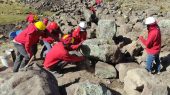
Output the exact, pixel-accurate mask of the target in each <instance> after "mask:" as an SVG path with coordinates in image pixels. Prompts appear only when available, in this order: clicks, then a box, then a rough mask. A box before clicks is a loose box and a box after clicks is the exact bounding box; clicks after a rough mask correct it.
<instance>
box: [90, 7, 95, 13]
mask: <svg viewBox="0 0 170 95" xmlns="http://www.w3.org/2000/svg"><path fill="white" fill-rule="evenodd" d="M90 11H91V12H92V13H93V14H95V13H96V10H95V9H94V7H93V6H91V7H90Z"/></svg>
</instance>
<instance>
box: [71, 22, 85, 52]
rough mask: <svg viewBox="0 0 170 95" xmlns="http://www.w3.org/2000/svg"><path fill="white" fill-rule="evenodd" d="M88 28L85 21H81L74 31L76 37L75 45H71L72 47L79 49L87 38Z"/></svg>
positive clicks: (73, 35) (73, 34)
mask: <svg viewBox="0 0 170 95" xmlns="http://www.w3.org/2000/svg"><path fill="white" fill-rule="evenodd" d="M86 28H87V24H86V23H85V22H80V23H79V27H78V28H76V29H75V30H74V31H73V32H72V37H74V39H75V41H74V43H73V45H72V46H71V48H72V49H74V50H75V49H78V48H79V47H80V45H81V44H82V43H83V42H84V41H85V40H86V39H87V32H86Z"/></svg>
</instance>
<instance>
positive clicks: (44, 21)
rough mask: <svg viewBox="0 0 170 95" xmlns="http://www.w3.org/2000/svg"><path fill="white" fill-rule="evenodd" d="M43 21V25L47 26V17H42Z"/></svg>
mask: <svg viewBox="0 0 170 95" xmlns="http://www.w3.org/2000/svg"><path fill="white" fill-rule="evenodd" d="M43 23H44V24H45V26H47V25H48V18H44V19H43Z"/></svg>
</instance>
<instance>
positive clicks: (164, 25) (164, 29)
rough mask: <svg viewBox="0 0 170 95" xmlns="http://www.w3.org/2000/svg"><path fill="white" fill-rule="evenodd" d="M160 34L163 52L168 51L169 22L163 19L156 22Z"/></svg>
mask: <svg viewBox="0 0 170 95" xmlns="http://www.w3.org/2000/svg"><path fill="white" fill-rule="evenodd" d="M158 25H159V27H160V30H161V34H162V46H164V47H163V48H162V50H163V51H170V47H169V46H170V39H169V37H170V32H169V31H170V20H168V19H164V20H160V21H159V22H158Z"/></svg>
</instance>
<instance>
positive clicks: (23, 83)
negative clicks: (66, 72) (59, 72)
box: [0, 66, 60, 95]
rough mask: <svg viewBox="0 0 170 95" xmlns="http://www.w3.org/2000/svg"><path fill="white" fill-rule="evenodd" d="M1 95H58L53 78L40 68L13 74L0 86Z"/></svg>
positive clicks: (56, 85) (55, 81)
mask: <svg viewBox="0 0 170 95" xmlns="http://www.w3.org/2000/svg"><path fill="white" fill-rule="evenodd" d="M0 94H1V95H29V94H30V95H47V94H48V95H60V94H59V90H58V84H57V80H56V79H55V77H54V76H53V75H52V74H51V73H49V72H47V71H46V70H44V69H43V68H41V67H37V66H36V67H35V68H33V70H28V71H22V72H18V73H14V74H13V76H12V77H11V78H9V79H8V80H6V81H4V83H2V84H1V85H0Z"/></svg>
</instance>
